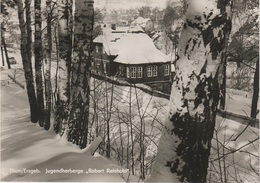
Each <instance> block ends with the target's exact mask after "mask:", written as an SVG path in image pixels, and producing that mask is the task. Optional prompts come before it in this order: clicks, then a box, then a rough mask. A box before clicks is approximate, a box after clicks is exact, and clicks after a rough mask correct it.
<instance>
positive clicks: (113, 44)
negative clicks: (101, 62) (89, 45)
mask: <svg viewBox="0 0 260 183" xmlns="http://www.w3.org/2000/svg"><path fill="white" fill-rule="evenodd" d="M126 33H127V32H117V33H115V32H114V30H112V29H110V28H106V29H103V34H102V35H100V36H98V37H97V38H95V39H94V43H102V44H103V47H104V50H105V52H106V53H107V54H108V55H117V52H118V47H117V41H118V40H119V39H120V38H121V37H122V36H124V35H125V34H126Z"/></svg>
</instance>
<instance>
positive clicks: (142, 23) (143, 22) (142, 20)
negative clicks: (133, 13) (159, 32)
mask: <svg viewBox="0 0 260 183" xmlns="http://www.w3.org/2000/svg"><path fill="white" fill-rule="evenodd" d="M148 21H150V18H143V17H138V18H137V19H135V20H134V21H133V22H132V23H131V25H140V26H141V27H142V28H145V26H146V23H147V22H148Z"/></svg>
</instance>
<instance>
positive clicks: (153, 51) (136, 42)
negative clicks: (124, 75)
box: [114, 33, 170, 64]
mask: <svg viewBox="0 0 260 183" xmlns="http://www.w3.org/2000/svg"><path fill="white" fill-rule="evenodd" d="M117 47H118V48H120V49H118V56H117V57H116V59H115V60H114V62H118V63H123V64H146V63H165V62H169V61H170V58H169V57H168V56H167V55H165V54H164V53H162V52H161V51H160V50H158V49H157V48H156V47H155V45H154V43H153V41H152V39H151V38H150V37H149V36H148V35H147V34H145V33H129V34H126V35H124V36H123V37H121V38H120V40H119V41H118V42H117Z"/></svg>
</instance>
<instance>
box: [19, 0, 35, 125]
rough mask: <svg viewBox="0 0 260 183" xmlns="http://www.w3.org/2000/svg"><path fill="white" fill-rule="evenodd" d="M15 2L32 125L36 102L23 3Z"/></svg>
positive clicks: (20, 0)
mask: <svg viewBox="0 0 260 183" xmlns="http://www.w3.org/2000/svg"><path fill="white" fill-rule="evenodd" d="M15 2H16V3H17V7H18V17H19V26H20V30H21V56H22V63H23V69H24V76H25V81H26V89H27V95H28V99H29V104H30V112H31V121H32V122H33V123H36V122H37V121H38V112H37V100H36V95H35V88H34V80H33V73H32V63H31V60H30V59H29V56H28V50H27V49H26V45H27V32H26V27H25V26H26V24H25V21H24V14H23V2H22V0H16V1H15Z"/></svg>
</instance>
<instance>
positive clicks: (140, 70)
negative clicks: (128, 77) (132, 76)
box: [136, 67, 143, 78]
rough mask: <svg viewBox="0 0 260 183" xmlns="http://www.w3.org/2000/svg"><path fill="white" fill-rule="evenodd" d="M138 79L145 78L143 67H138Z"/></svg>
mask: <svg viewBox="0 0 260 183" xmlns="http://www.w3.org/2000/svg"><path fill="white" fill-rule="evenodd" d="M136 75H137V78H142V77H143V67H137V73H136Z"/></svg>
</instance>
